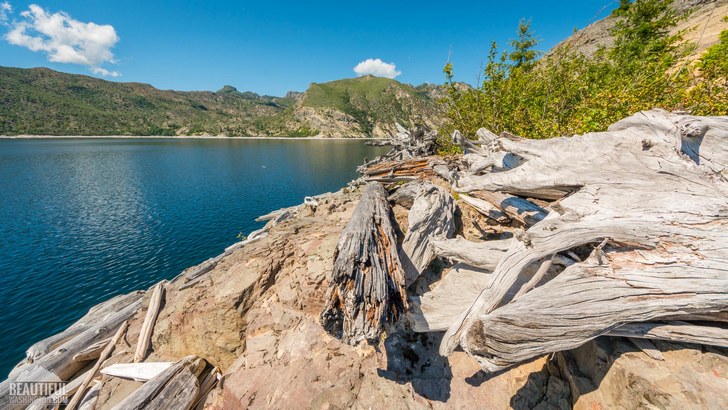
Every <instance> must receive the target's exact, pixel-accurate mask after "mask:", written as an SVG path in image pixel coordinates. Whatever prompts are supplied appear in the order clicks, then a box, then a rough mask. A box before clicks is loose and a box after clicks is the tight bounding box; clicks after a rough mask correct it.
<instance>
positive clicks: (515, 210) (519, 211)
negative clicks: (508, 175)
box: [461, 191, 548, 227]
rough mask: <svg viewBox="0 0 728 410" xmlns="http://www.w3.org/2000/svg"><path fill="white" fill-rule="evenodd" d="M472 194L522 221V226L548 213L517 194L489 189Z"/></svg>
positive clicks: (512, 217) (532, 223) (538, 220)
mask: <svg viewBox="0 0 728 410" xmlns="http://www.w3.org/2000/svg"><path fill="white" fill-rule="evenodd" d="M470 195H473V196H474V197H476V198H478V199H481V200H483V201H486V202H487V203H490V204H491V205H493V206H494V207H496V208H497V209H498V210H500V211H501V212H503V213H504V214H506V215H507V216H508V217H509V218H511V219H513V220H515V221H518V222H520V224H521V225H522V226H526V227H528V226H532V225H534V224H536V223H538V222H541V221H542V220H543V219H544V218H546V216H547V215H548V211H546V210H545V209H543V208H541V207H540V206H538V205H536V204H534V203H532V202H530V201H528V200H526V199H523V198H519V197H517V196H513V195H508V194H504V193H501V192H489V191H473V192H470ZM462 197H463V196H461V198H462ZM486 216H488V215H486Z"/></svg>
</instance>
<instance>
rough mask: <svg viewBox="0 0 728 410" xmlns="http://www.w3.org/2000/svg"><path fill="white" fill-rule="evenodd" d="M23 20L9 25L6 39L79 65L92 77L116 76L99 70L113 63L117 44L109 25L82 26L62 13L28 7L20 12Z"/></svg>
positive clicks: (56, 59) (50, 58) (114, 73)
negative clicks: (86, 68)
mask: <svg viewBox="0 0 728 410" xmlns="http://www.w3.org/2000/svg"><path fill="white" fill-rule="evenodd" d="M20 16H21V17H22V19H21V20H20V21H13V22H12V23H10V24H9V27H10V31H8V33H7V34H6V35H5V40H6V41H7V42H8V43H10V44H14V45H16V46H21V47H25V48H27V49H29V50H32V51H40V52H44V53H46V54H47V56H48V61H51V62H54V63H70V64H80V65H84V66H86V67H88V68H89V69H90V70H91V72H93V73H94V74H99V75H104V76H113V77H117V76H119V75H120V74H119V73H118V72H116V71H109V70H107V69H105V68H102V67H101V65H102V64H104V63H111V64H113V63H115V62H116V61H115V60H114V54H113V53H112V51H111V49H112V48H114V46H115V45H116V43H117V42H118V41H119V36H117V35H116V30H114V27H113V26H111V25H108V24H105V25H99V24H96V23H84V22H81V21H78V20H75V19H73V18H72V17H71V16H69V15H68V14H67V13H65V12H62V11H61V12H58V13H49V12H48V11H46V10H44V9H43V8H42V7H40V6H38V5H36V4H31V5H30V7H29V8H28V10H26V11H24V12H22V13H20Z"/></svg>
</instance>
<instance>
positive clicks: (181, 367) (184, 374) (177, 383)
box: [113, 356, 206, 410]
mask: <svg viewBox="0 0 728 410" xmlns="http://www.w3.org/2000/svg"><path fill="white" fill-rule="evenodd" d="M205 366H206V362H205V361H204V360H203V359H200V358H199V357H197V356H186V357H184V358H182V359H181V360H179V361H178V362H177V363H175V364H173V365H172V366H170V367H169V368H168V369H167V370H165V371H163V372H162V373H160V374H158V375H157V376H156V377H154V378H152V379H150V380H149V381H148V382H146V383H144V384H143V385H142V386H141V387H139V388H138V389H136V390H135V391H134V392H133V393H132V394H130V395H129V396H127V397H126V398H125V399H124V400H123V401H122V402H120V403H119V404H117V405H116V406H114V407H113V410H141V409H150V410H151V409H160V408H164V409H189V408H191V407H192V405H193V404H194V400H195V398H196V397H197V395H198V393H199V390H200V384H199V381H198V380H197V377H198V376H199V375H200V373H202V371H203V370H204V368H205Z"/></svg>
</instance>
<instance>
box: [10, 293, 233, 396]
mask: <svg viewBox="0 0 728 410" xmlns="http://www.w3.org/2000/svg"><path fill="white" fill-rule="evenodd" d="M165 286H166V281H165V282H160V283H158V284H157V285H155V286H154V287H153V288H152V290H151V295H150V298H149V299H148V305H147V307H146V313H145V316H144V322H143V324H142V327H141V330H140V332H139V335H138V338H137V339H138V341H137V344H136V347H135V349H134V351H133V354H132V352H131V351H129V352H115V349H118V342H119V341H120V340H122V339H123V338H124V337H125V335H126V333H127V330H128V328H129V326H128V321H129V320H130V319H132V318H133V317H134V316H135V315H136V314H137V313H138V312H139V311H140V309H143V307H142V298H143V297H144V295H145V292H133V293H130V294H126V295H119V296H117V297H114V298H112V299H110V300H108V301H106V302H103V303H101V304H99V305H97V306H95V307H93V308H91V310H90V311H89V312H88V313H87V314H86V315H85V316H84V317H82V318H81V319H80V320H78V321H77V322H76V323H74V324H73V325H71V327H69V328H68V329H66V330H65V331H63V332H61V333H58V334H56V335H53V336H51V337H49V338H47V339H45V340H42V341H40V342H38V343H36V344H34V345H33V346H31V347H30V348H29V349H28V350H27V353H26V359H25V360H24V361H23V362H21V363H19V364H18V365H17V366H16V367H15V368H14V369H13V370H12V371H11V372H10V374H9V375H8V378H7V380H5V381H3V382H2V383H0V408H2V409H22V408H28V409H47V408H49V407H50V408H58V406H60V405H61V403H63V402H64V401H65V400H66V399H70V400H69V401H68V403H67V405H66V407H65V408H66V409H69V410H72V409H93V408H94V406H95V404H96V401H97V400H98V397H99V396H98V394H99V390H100V389H101V386H102V383H103V379H100V376H101V375H106V376H109V377H119V378H123V379H128V380H135V381H142V382H145V383H144V384H143V385H142V386H141V387H139V388H138V389H137V390H135V391H134V392H133V393H132V394H131V395H129V396H128V397H127V398H126V399H125V400H124V401H122V402H121V403H119V404H118V405H117V406H115V407H114V408H115V409H120V410H121V409H152V408H162V407H164V408H202V405H203V404H204V400H205V398H206V397H207V394H208V393H209V392H210V391H211V390H212V388H213V387H214V386H215V385H216V384H217V383H218V382H219V380H220V378H221V373H220V372H219V371H218V369H216V368H214V367H212V366H209V365H208V364H207V362H205V360H204V359H201V358H198V357H194V356H190V357H185V358H182V359H181V360H179V361H177V362H176V363H172V362H145V358H146V357H147V355H148V353H149V350H150V342H151V337H152V332H153V329H154V324H155V323H156V320H157V317H158V315H159V312H160V309H161V306H162V304H163V298H164V293H165ZM142 311H143V310H142ZM112 353H113V355H112ZM125 353H128V354H125ZM112 356H118V357H121V358H122V359H121V362H119V360H116V361H117V363H114V364H111V365H109V364H108V363H107V360H108V359H110V358H111V357H112ZM118 357H117V359H118ZM124 360H128V361H129V363H124V362H123V361H124ZM43 382H45V383H46V384H44V387H43V388H39V387H37V385H38V384H39V383H43ZM11 385H14V386H13V388H11ZM47 386H55V387H57V388H56V389H55V391H49V387H47ZM61 386H63V388H61ZM160 403H164V406H160Z"/></svg>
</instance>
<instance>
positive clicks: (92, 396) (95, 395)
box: [78, 381, 104, 410]
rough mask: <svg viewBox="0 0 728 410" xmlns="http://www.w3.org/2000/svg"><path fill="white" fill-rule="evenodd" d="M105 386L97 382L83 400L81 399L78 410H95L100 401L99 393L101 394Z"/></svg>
mask: <svg viewBox="0 0 728 410" xmlns="http://www.w3.org/2000/svg"><path fill="white" fill-rule="evenodd" d="M103 385H104V384H103V383H102V382H100V381H96V382H95V383H94V385H93V386H92V387H91V388H90V389H89V390H88V392H86V394H85V395H84V396H83V399H81V402H80V403H79V404H78V410H94V409H96V403H98V401H99V393H100V392H101V387H102V386H103Z"/></svg>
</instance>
